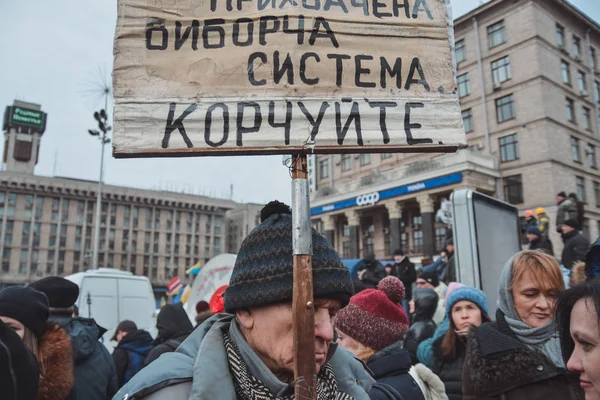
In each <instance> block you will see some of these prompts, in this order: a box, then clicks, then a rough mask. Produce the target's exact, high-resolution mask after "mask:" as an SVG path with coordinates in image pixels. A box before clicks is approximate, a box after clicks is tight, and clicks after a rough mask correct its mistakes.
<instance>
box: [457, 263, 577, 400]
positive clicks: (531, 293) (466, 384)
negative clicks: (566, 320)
mask: <svg viewBox="0 0 600 400" xmlns="http://www.w3.org/2000/svg"><path fill="white" fill-rule="evenodd" d="M564 288H565V284H564V280H563V276H562V273H561V270H560V266H559V264H558V262H557V261H556V260H555V259H554V258H553V257H551V256H549V255H547V254H545V253H543V252H539V251H522V252H519V253H517V254H516V255H515V256H514V257H513V258H511V259H510V260H509V261H508V262H507V263H506V265H505V266H504V269H503V271H502V273H501V275H500V283H499V298H498V310H497V312H496V322H492V323H485V324H483V325H481V326H480V327H479V328H476V329H475V328H471V330H470V332H469V335H468V337H467V352H466V357H465V363H464V367H463V375H462V376H463V399H465V400H469V399H486V400H491V399H508V400H514V399H516V400H518V399H527V400H547V399H561V400H575V399H583V393H582V391H581V388H580V387H579V378H578V376H577V375H573V374H570V373H569V372H568V371H567V370H566V368H565V363H564V361H563V358H562V354H561V347H560V338H559V335H558V331H557V330H556V327H555V325H554V313H555V308H556V300H557V298H558V296H559V294H560V293H561V292H562V291H564Z"/></svg>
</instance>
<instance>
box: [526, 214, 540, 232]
mask: <svg viewBox="0 0 600 400" xmlns="http://www.w3.org/2000/svg"><path fill="white" fill-rule="evenodd" d="M537 226H538V220H537V218H535V217H531V218H529V219H525V222H524V223H523V231H524V232H527V230H528V229H529V228H536V227H537Z"/></svg>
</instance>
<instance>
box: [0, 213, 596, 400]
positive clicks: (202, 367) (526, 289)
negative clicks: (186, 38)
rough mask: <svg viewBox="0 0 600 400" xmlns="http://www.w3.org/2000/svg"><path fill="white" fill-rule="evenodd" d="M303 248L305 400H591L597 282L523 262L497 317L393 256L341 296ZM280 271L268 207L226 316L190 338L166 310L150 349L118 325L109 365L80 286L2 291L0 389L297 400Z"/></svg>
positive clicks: (282, 220) (511, 275) (180, 319)
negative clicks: (308, 290) (81, 313)
mask: <svg viewBox="0 0 600 400" xmlns="http://www.w3.org/2000/svg"><path fill="white" fill-rule="evenodd" d="M566 221H568V219H566V220H565V221H563V224H565V223H566ZM312 243H313V265H312V267H313V292H314V302H313V303H312V304H310V305H308V304H307V306H311V307H313V308H314V321H315V322H314V324H315V325H314V343H315V369H314V370H315V372H316V378H317V380H316V398H317V399H319V400H325V399H327V400H335V399H337V400H351V399H356V400H363V399H364V400H367V399H376V400H401V399H415V400H443V399H450V400H458V399H467V400H471V399H496V400H501V399H509V400H514V399H517V400H518V399H527V400H538V399H544V400H547V399H561V400H576V399H584V398H585V399H587V400H594V399H600V326H599V321H600V278H593V277H590V276H585V274H584V275H583V279H582V281H579V278H576V277H571V278H572V281H571V282H567V283H565V279H564V276H563V271H562V270H561V267H560V264H559V262H558V261H557V259H556V258H554V257H553V256H551V255H549V254H547V253H546V252H544V251H541V250H525V251H521V252H519V253H517V254H515V255H514V256H513V257H512V258H511V259H510V260H507V262H506V265H505V267H504V269H503V271H502V274H501V276H500V277H499V280H498V298H499V300H498V304H497V309H496V308H492V307H491V306H492V305H490V304H488V301H487V298H486V294H485V293H483V292H482V291H481V290H479V289H477V288H474V287H469V286H465V285H462V284H460V283H457V282H452V281H446V282H448V284H447V285H446V283H445V282H444V279H440V276H439V274H438V271H437V269H433V270H429V271H422V272H421V273H420V274H418V273H417V271H416V270H415V269H414V266H412V264H410V261H408V262H407V258H406V257H405V255H404V254H403V252H402V251H397V252H396V254H395V264H394V265H391V266H389V268H386V267H382V266H381V267H380V266H377V265H375V263H374V262H372V261H374V260H367V261H369V262H368V263H366V264H367V266H366V268H365V270H364V271H362V272H361V273H360V274H359V276H360V277H361V278H362V281H360V282H353V280H352V278H351V276H350V273H349V271H348V270H347V269H346V268H345V267H344V265H343V264H342V262H341V260H340V257H339V255H338V254H337V253H336V252H335V250H334V248H333V247H332V246H331V245H330V244H329V243H328V242H327V240H326V239H325V238H324V237H323V236H321V235H320V234H319V233H317V232H316V231H314V230H313V232H312ZM449 244H450V243H449ZM449 250H452V249H451V248H450V249H449ZM594 257H595V256H593V257H587V259H585V260H584V267H583V268H584V270H585V269H586V268H587V269H588V270H590V269H591V270H594V269H595V266H588V265H587V264H588V263H590V262H591V263H594V262H595V261H594V260H595V258H594ZM292 259H293V249H292V218H291V211H290V209H289V207H287V206H286V205H284V204H282V203H279V202H272V203H269V204H268V205H267V206H266V207H265V209H263V212H262V213H261V224H260V225H259V226H258V227H257V228H256V229H254V230H253V231H252V232H251V233H250V234H249V235H248V237H247V238H246V239H245V240H244V242H243V243H242V245H241V248H240V251H239V253H238V256H237V260H236V263H235V266H234V269H233V273H232V276H231V279H230V284H229V286H228V287H227V289H226V291H225V293H224V308H225V313H221V314H216V315H210V313H207V312H206V311H207V308H206V305H205V304H199V305H198V306H197V311H198V314H199V315H201V317H200V318H199V320H198V325H197V326H196V327H195V328H194V327H193V326H192V324H191V322H190V321H189V319H188V317H187V315H185V312H183V309H182V308H181V306H180V305H168V306H165V308H163V310H162V311H161V313H160V315H162V318H161V317H160V316H159V320H158V322H157V327H158V330H159V334H158V337H157V338H156V339H154V340H153V339H152V338H151V337H150V335H149V334H148V333H147V332H145V331H143V330H139V329H138V328H137V326H136V325H135V324H134V323H133V322H131V321H123V322H121V323H120V324H119V326H118V328H117V329H116V331H115V333H114V340H116V341H117V342H118V344H117V347H116V348H115V350H114V353H113V356H112V359H111V357H110V355H108V352H107V350H106V349H105V347H104V346H103V345H102V344H100V342H98V340H97V339H98V338H99V337H100V335H102V333H104V332H103V331H102V329H101V328H99V327H98V326H97V325H96V324H95V323H94V321H93V320H89V319H84V318H80V317H77V315H76V311H75V310H73V307H72V305H73V303H74V301H75V299H76V298H77V295H78V289H77V288H76V285H72V284H71V285H69V282H68V281H66V280H64V279H62V278H56V277H53V278H47V279H45V280H42V281H39V282H37V283H34V284H32V285H29V286H27V287H10V288H7V289H4V290H2V291H0V384H1V387H0V389H2V393H3V395H4V393H8V396H9V397H7V398H10V399H19V400H21V399H23V400H28V399H33V398H38V399H60V400H62V399H110V398H113V399H114V400H123V399H128V400H132V399H133V400H140V399H144V400H157V399H158V400H162V399H169V400H170V399H175V400H177V399H189V398H192V399H216V400H220V399H223V400H225V399H227V400H230V399H241V400H259V399H282V400H287V399H293V398H294V386H295V380H294V379H295V378H294V357H295V352H294V337H293V336H294V335H293V329H294V313H293V310H292V297H293V266H292ZM447 268H448V267H447V266H446V269H447ZM447 275H448V274H446V275H445V276H447ZM450 275H451V274H450ZM359 283H360V284H362V285H359ZM413 284H414V286H416V288H415V289H414V290H413V289H412V286H413ZM571 285H572V287H570V288H568V289H567V286H571ZM494 310H495V312H492V311H494ZM203 318H207V319H206V320H202V319H203ZM153 353H154V354H153ZM115 392H116V393H115ZM113 395H114V397H113Z"/></svg>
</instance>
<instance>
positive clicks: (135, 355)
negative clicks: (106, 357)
mask: <svg viewBox="0 0 600 400" xmlns="http://www.w3.org/2000/svg"><path fill="white" fill-rule="evenodd" d="M152 341H153V340H152V336H150V334H149V333H148V332H146V331H144V330H141V329H140V330H137V331H133V332H129V333H128V334H127V335H125V337H124V338H123V339H121V341H120V342H119V344H118V345H117V347H115V349H114V351H113V353H112V357H113V361H114V363H115V369H116V371H117V383H118V385H119V387H122V386H123V385H124V384H126V383H127V382H128V381H129V380H130V379H131V378H132V377H133V375H135V374H136V373H137V372H139V371H140V370H141V369H142V368H143V367H144V362H145V361H146V357H148V354H150V350H152V348H153V346H152ZM136 361H140V362H136Z"/></svg>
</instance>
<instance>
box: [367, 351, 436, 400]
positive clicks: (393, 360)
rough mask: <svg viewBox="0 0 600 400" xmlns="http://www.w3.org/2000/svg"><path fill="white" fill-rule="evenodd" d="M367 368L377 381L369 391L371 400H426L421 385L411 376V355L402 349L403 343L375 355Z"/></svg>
mask: <svg viewBox="0 0 600 400" xmlns="http://www.w3.org/2000/svg"><path fill="white" fill-rule="evenodd" d="M367 367H369V369H370V370H371V372H372V373H373V377H374V378H375V380H376V381H377V383H375V385H373V388H372V389H371V390H370V391H369V398H370V399H371V400H402V399H410V400H425V397H424V396H423V392H422V391H421V388H420V387H419V384H418V383H417V382H416V381H415V380H414V378H413V377H412V376H411V375H410V374H409V371H410V368H411V367H412V362H411V358H410V354H409V353H408V352H407V351H406V350H403V349H402V344H401V343H397V344H394V345H392V346H389V347H387V348H385V349H383V350H381V351H379V352H377V353H375V355H373V356H372V357H371V358H370V359H369V361H368V362H367Z"/></svg>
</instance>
